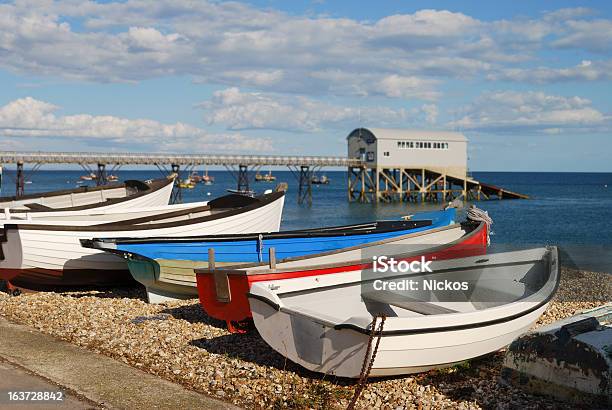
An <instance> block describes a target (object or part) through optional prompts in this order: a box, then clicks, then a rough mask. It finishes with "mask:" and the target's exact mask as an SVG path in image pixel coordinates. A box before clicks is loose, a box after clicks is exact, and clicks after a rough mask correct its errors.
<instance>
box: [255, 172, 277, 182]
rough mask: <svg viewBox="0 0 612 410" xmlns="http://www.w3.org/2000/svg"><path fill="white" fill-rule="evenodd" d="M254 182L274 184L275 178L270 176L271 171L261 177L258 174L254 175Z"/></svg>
mask: <svg viewBox="0 0 612 410" xmlns="http://www.w3.org/2000/svg"><path fill="white" fill-rule="evenodd" d="M255 181H257V182H274V181H276V177H275V176H274V175H272V170H270V171H268V173H267V174H264V175H261V174H260V173H259V172H258V173H257V174H255Z"/></svg>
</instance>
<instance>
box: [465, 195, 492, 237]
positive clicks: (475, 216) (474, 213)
mask: <svg viewBox="0 0 612 410" xmlns="http://www.w3.org/2000/svg"><path fill="white" fill-rule="evenodd" d="M467 219H468V221H473V222H484V223H486V224H487V245H490V244H491V235H492V234H493V231H492V230H491V225H493V219H491V217H490V216H489V213H488V212H487V211H485V210H483V209H480V208H477V207H476V206H475V205H472V206H470V207H469V208H468V210H467Z"/></svg>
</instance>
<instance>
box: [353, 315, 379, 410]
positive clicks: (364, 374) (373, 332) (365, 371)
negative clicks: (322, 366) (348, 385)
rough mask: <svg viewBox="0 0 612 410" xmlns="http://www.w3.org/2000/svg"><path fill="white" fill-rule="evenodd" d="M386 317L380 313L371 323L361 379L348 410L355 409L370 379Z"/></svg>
mask: <svg viewBox="0 0 612 410" xmlns="http://www.w3.org/2000/svg"><path fill="white" fill-rule="evenodd" d="M379 317H380V323H379V325H378V329H377V328H376V322H377V321H378V318H379ZM385 319H387V317H386V316H385V315H384V314H380V315H377V316H375V317H374V319H373V320H372V323H371V324H370V337H369V338H368V346H367V348H366V353H365V356H364V358H363V364H362V365H361V373H360V374H359V381H358V382H357V386H355V392H354V393H353V398H352V399H351V402H350V403H349V405H348V407H347V410H353V409H354V408H355V404H357V400H359V396H361V393H362V392H363V390H364V389H365V385H366V383H367V381H368V377H369V376H370V372H371V371H372V366H373V365H374V360H375V359H376V353H378V346H379V345H380V339H382V333H383V327H384V325H385ZM377 334H378V338H377V339H376V345H375V346H374V351H372V342H373V341H374V337H375V336H376V335H377ZM370 352H372V357H371V358H370V360H369V362H368V357H369V356H370Z"/></svg>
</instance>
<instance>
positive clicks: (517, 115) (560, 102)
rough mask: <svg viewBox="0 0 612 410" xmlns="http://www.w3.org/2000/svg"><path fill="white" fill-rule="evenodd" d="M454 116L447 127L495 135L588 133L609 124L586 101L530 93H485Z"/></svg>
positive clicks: (607, 120)
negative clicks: (526, 132)
mask: <svg viewBox="0 0 612 410" xmlns="http://www.w3.org/2000/svg"><path fill="white" fill-rule="evenodd" d="M457 114H458V115H460V117H459V119H458V120H457V121H454V122H452V123H450V124H449V125H450V126H452V127H459V128H463V129H469V130H479V131H485V132H494V133H496V132H499V133H512V132H520V131H530V132H544V133H548V134H550V133H560V132H564V131H570V130H571V131H573V132H587V131H593V130H599V131H601V130H603V129H606V128H607V129H609V127H610V125H611V118H610V117H609V116H606V115H604V114H603V113H601V112H600V111H598V110H596V109H595V108H593V107H592V104H591V101H589V100H588V99H585V98H581V97H563V96H556V95H548V94H545V93H543V92H533V91H530V92H516V91H498V92H488V93H484V94H482V95H481V96H479V97H478V98H477V99H476V100H475V101H474V103H472V104H470V105H467V106H465V107H463V108H462V109H461V110H460V111H459V112H458V113H457Z"/></svg>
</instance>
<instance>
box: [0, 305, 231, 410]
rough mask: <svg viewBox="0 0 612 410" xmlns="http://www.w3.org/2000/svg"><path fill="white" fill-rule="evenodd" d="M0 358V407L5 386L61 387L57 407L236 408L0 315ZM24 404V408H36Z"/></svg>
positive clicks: (4, 405)
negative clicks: (63, 396)
mask: <svg viewBox="0 0 612 410" xmlns="http://www.w3.org/2000/svg"><path fill="white" fill-rule="evenodd" d="M0 359H2V363H0V364H1V366H0V393H1V394H2V395H3V396H5V397H0V408H7V409H12V408H13V405H14V403H9V402H8V399H7V398H8V394H7V391H16V390H25V391H64V392H65V393H66V399H65V401H64V405H65V406H66V407H64V406H58V408H70V409H83V408H111V409H143V408H146V409H196V408H197V409H236V407H235V406H232V405H231V404H228V403H225V402H221V401H218V400H215V399H212V398H210V397H207V396H204V395H202V394H199V393H196V392H193V391H191V390H187V389H185V388H184V387H182V386H180V385H178V384H175V383H171V382H169V381H166V380H163V379H160V378H158V377H155V376H153V375H150V374H147V373H144V372H142V371H140V370H138V369H135V368H133V367H130V366H128V365H126V364H124V363H121V362H118V361H116V360H114V359H111V358H109V357H106V356H102V355H99V354H96V353H92V352H90V351H87V350H85V349H83V348H80V347H78V346H74V345H71V344H70V343H67V342H64V341H61V340H58V339H55V338H54V337H52V336H49V335H46V334H43V333H40V332H38V331H36V330H32V329H30V328H28V327H25V326H21V325H16V324H13V323H10V322H8V321H7V320H5V319H3V318H1V317H0ZM13 389H15V390H13ZM7 403H8V405H7ZM45 403H46V406H43V407H46V408H53V407H54V406H53V403H51V402H45ZM27 404H28V405H27V406H24V407H23V408H26V407H28V408H35V407H34V406H32V403H31V402H28V403H27ZM68 406H72V407H68ZM15 408H18V407H17V406H16V405H15ZM41 408H42V407H41Z"/></svg>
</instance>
